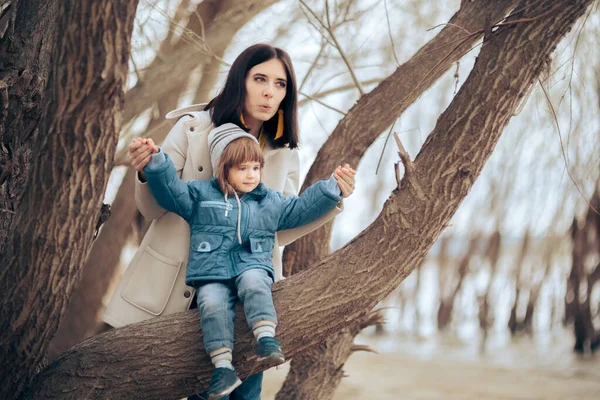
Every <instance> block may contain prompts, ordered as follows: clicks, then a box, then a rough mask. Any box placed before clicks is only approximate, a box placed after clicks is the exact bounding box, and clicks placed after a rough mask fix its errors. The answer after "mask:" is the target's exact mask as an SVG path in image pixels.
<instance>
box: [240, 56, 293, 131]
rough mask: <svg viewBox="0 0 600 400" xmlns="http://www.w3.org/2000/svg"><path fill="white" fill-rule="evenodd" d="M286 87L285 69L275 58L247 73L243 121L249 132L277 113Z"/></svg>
mask: <svg viewBox="0 0 600 400" xmlns="http://www.w3.org/2000/svg"><path fill="white" fill-rule="evenodd" d="M286 87H287V78H286V73H285V67H284V66H283V63H282V62H281V61H280V60H278V59H276V58H272V59H270V60H269V61H265V62H264V63H261V64H257V65H255V66H254V67H252V69H250V71H248V75H246V101H245V103H244V120H245V122H246V125H248V127H249V128H250V130H251V131H254V129H255V128H257V127H258V128H259V127H260V126H262V123H263V122H265V121H268V120H269V119H271V118H272V117H273V116H274V115H275V113H277V110H278V109H279V105H280V104H281V101H282V100H283V98H284V97H285V93H286Z"/></svg>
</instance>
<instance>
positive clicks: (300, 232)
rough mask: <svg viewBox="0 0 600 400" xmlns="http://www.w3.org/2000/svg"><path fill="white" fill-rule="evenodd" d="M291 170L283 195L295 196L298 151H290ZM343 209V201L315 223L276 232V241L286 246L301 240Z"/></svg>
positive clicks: (298, 164)
mask: <svg viewBox="0 0 600 400" xmlns="http://www.w3.org/2000/svg"><path fill="white" fill-rule="evenodd" d="M290 163H291V168H290V169H289V171H288V175H287V179H286V181H285V186H284V189H283V194H284V195H293V196H297V195H298V191H299V187H300V159H299V157H298V150H297V149H294V150H292V160H291V161H290ZM343 209H344V204H343V201H340V202H339V203H338V204H337V205H336V206H335V207H334V208H333V209H332V210H331V211H329V212H328V213H327V214H325V215H323V216H322V217H320V218H317V219H316V220H315V221H313V222H311V223H309V224H306V225H302V226H300V227H298V228H294V229H287V230H281V231H279V232H277V241H278V242H279V245H280V246H286V245H288V244H290V243H292V242H293V241H294V240H296V239H298V238H301V237H302V236H304V235H307V234H309V233H310V232H312V231H314V230H315V229H317V228H319V227H320V226H322V225H325V224H326V223H327V222H329V221H331V220H332V219H333V218H335V216H336V215H338V214H339V213H341V212H342V210H343Z"/></svg>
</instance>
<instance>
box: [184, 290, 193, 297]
mask: <svg viewBox="0 0 600 400" xmlns="http://www.w3.org/2000/svg"><path fill="white" fill-rule="evenodd" d="M191 295H192V294H191V293H190V291H189V290H186V291H185V292H184V293H183V297H185V298H186V299H189V298H190V296H191Z"/></svg>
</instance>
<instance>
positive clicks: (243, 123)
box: [240, 114, 250, 129]
mask: <svg viewBox="0 0 600 400" xmlns="http://www.w3.org/2000/svg"><path fill="white" fill-rule="evenodd" d="M240 122H241V123H242V125H244V128H246V129H250V128H248V125H246V121H244V114H240Z"/></svg>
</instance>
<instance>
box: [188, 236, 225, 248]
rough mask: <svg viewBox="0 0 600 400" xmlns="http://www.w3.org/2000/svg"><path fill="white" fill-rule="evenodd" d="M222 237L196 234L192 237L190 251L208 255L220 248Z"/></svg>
mask: <svg viewBox="0 0 600 400" xmlns="http://www.w3.org/2000/svg"><path fill="white" fill-rule="evenodd" d="M221 243H223V235H219V234H213V233H197V234H195V235H194V236H193V237H192V249H193V250H195V251H197V252H200V253H210V252H211V251H214V250H216V249H218V248H219V247H221Z"/></svg>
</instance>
